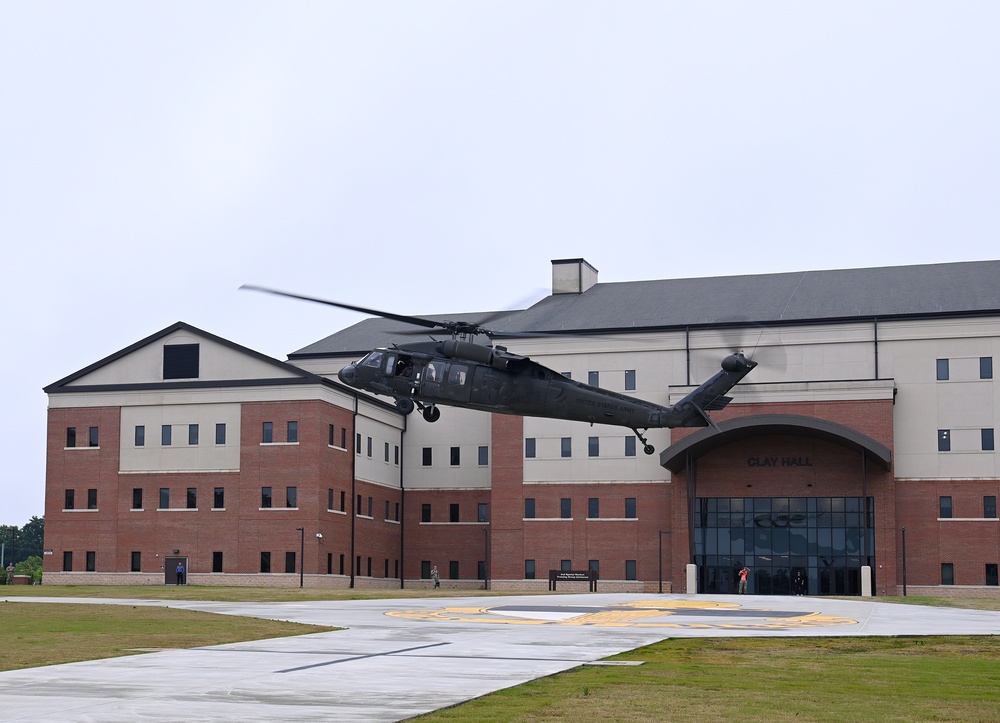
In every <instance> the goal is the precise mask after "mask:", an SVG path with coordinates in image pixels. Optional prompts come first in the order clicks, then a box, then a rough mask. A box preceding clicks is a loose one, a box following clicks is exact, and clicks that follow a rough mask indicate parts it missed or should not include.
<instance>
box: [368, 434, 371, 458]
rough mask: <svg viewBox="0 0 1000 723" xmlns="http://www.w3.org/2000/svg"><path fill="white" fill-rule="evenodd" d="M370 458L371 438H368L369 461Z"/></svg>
mask: <svg viewBox="0 0 1000 723" xmlns="http://www.w3.org/2000/svg"><path fill="white" fill-rule="evenodd" d="M371 456H372V438H371V437H369V438H368V459H371Z"/></svg>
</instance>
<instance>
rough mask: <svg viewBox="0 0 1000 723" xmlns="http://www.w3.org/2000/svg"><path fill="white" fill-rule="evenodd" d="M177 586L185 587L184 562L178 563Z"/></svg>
mask: <svg viewBox="0 0 1000 723" xmlns="http://www.w3.org/2000/svg"><path fill="white" fill-rule="evenodd" d="M176 584H177V585H183V584H184V563H183V562H178V563H177V582H176Z"/></svg>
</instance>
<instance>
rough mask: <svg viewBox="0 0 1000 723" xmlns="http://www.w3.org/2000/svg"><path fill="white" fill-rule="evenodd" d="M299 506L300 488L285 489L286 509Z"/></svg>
mask: <svg viewBox="0 0 1000 723" xmlns="http://www.w3.org/2000/svg"><path fill="white" fill-rule="evenodd" d="M298 506H299V488H298V487H286V488H285V507H298Z"/></svg>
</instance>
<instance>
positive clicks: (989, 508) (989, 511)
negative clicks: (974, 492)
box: [983, 495, 997, 520]
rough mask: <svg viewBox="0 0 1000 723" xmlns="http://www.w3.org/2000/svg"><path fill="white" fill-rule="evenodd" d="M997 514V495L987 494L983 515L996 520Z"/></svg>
mask: <svg viewBox="0 0 1000 723" xmlns="http://www.w3.org/2000/svg"><path fill="white" fill-rule="evenodd" d="M996 516H997V497H996V495H986V496H985V497H983V517H985V518H986V519H988V520H994V519H996Z"/></svg>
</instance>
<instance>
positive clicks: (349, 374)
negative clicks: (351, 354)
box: [337, 364, 355, 386]
mask: <svg viewBox="0 0 1000 723" xmlns="http://www.w3.org/2000/svg"><path fill="white" fill-rule="evenodd" d="M354 370H355V367H354V365H353V364H348V365H347V366H346V367H344V368H343V369H341V370H340V371H339V372H337V378H338V379H340V381H342V382H343V383H344V384H347V385H348V386H354Z"/></svg>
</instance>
